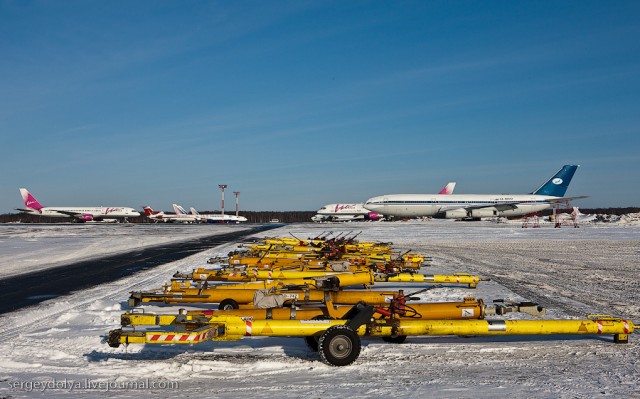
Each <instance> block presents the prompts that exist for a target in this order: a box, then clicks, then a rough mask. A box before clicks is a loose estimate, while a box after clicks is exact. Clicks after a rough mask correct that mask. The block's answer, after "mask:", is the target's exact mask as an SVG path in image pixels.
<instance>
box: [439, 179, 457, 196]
mask: <svg viewBox="0 0 640 399" xmlns="http://www.w3.org/2000/svg"><path fill="white" fill-rule="evenodd" d="M455 188H456V182H454V181H452V182H449V183H448V184H447V185H446V186H444V188H443V189H442V190H440V192H439V193H438V194H453V190H454V189H455Z"/></svg>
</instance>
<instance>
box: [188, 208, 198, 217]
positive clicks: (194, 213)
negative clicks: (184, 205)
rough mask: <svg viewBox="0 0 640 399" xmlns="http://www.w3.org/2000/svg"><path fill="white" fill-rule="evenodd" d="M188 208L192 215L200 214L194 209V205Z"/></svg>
mask: <svg viewBox="0 0 640 399" xmlns="http://www.w3.org/2000/svg"><path fill="white" fill-rule="evenodd" d="M189 210H190V211H191V214H192V215H195V216H200V214H199V213H198V211H196V209H195V208H194V207H191V208H189Z"/></svg>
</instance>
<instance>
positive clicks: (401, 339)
mask: <svg viewBox="0 0 640 399" xmlns="http://www.w3.org/2000/svg"><path fill="white" fill-rule="evenodd" d="M382 340H383V341H384V342H389V343H391V344H401V343H403V342H404V341H406V340H407V336H406V335H398V336H395V337H382Z"/></svg>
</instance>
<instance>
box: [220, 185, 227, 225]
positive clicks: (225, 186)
mask: <svg viewBox="0 0 640 399" xmlns="http://www.w3.org/2000/svg"><path fill="white" fill-rule="evenodd" d="M218 187H220V190H222V223H224V189H225V188H227V185H226V184H218Z"/></svg>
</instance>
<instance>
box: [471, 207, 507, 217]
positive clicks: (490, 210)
mask: <svg viewBox="0 0 640 399" xmlns="http://www.w3.org/2000/svg"><path fill="white" fill-rule="evenodd" d="M499 213H500V211H498V210H497V209H496V208H495V207H493V206H491V207H487V208H480V209H473V210H471V217H472V218H490V217H494V216H498V214H499Z"/></svg>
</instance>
